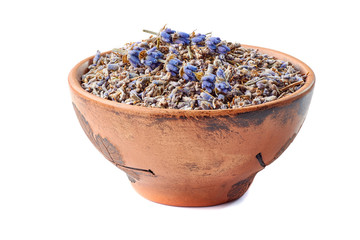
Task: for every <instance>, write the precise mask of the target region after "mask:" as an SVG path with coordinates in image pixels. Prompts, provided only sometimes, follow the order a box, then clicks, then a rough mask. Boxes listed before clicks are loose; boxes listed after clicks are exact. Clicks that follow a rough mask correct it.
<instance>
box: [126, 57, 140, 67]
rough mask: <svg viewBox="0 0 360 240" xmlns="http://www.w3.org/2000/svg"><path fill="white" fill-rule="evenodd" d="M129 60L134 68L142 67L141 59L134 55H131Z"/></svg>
mask: <svg viewBox="0 0 360 240" xmlns="http://www.w3.org/2000/svg"><path fill="white" fill-rule="evenodd" d="M128 60H129V62H130V63H131V65H132V66H133V67H139V66H140V65H141V64H140V60H139V58H138V57H136V56H134V55H130V58H129V59H128Z"/></svg>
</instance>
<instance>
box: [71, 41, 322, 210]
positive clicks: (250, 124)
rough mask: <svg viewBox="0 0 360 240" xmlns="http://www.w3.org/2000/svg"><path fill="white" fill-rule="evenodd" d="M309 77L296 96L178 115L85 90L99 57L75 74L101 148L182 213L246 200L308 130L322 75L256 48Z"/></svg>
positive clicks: (75, 98) (87, 122)
mask: <svg viewBox="0 0 360 240" xmlns="http://www.w3.org/2000/svg"><path fill="white" fill-rule="evenodd" d="M244 47H247V48H255V49H259V52H261V53H266V54H268V55H272V56H275V57H276V58H278V59H281V60H286V61H289V62H291V63H293V64H294V65H295V67H296V68H297V69H299V70H300V71H301V72H302V73H308V77H307V80H306V83H305V85H304V86H303V87H302V88H300V89H299V90H298V91H296V92H295V93H294V94H292V95H290V96H286V97H284V98H281V99H279V100H276V101H273V102H268V103H265V104H261V105H256V106H250V107H246V108H242V109H231V110H210V111H209V110H175V109H159V108H147V107H139V106H131V105H127V104H122V103H117V102H114V101H109V100H105V99H102V98H99V97H97V96H95V95H92V94H90V93H88V92H86V91H85V90H83V89H82V88H81V86H80V83H79V82H80V78H81V75H82V74H83V73H85V72H86V71H87V67H88V65H89V64H91V61H92V58H93V57H89V58H87V59H85V60H83V61H81V62H80V63H78V64H77V65H76V66H75V67H74V68H73V69H72V70H71V72H70V74H69V85H70V91H71V96H72V102H73V107H74V110H75V112H76V115H77V117H78V119H79V121H80V124H81V126H82V128H83V130H84V131H85V133H86V135H87V136H88V138H89V139H90V141H91V142H92V143H93V144H94V145H95V147H96V148H97V149H98V150H99V151H100V152H101V153H102V154H103V155H104V156H105V158H106V159H108V160H109V161H111V162H112V163H113V164H114V165H116V166H117V167H118V168H120V169H121V170H123V171H124V172H125V173H126V174H127V176H128V178H129V180H130V182H131V184H132V186H133V187H134V188H135V190H136V191H137V192H138V193H139V194H141V195H142V196H143V197H145V198H147V199H149V200H151V201H154V202H158V203H162V204H167V205H175V206H210V205H216V204H221V203H225V202H228V201H232V200H235V199H238V198H239V197H241V196H242V195H243V194H244V193H245V192H246V191H247V189H248V188H249V186H250V184H251V183H252V181H253V179H254V177H255V175H256V174H257V173H258V172H259V171H261V170H263V169H264V168H265V167H266V166H267V165H269V164H270V163H272V162H273V161H274V160H275V159H277V158H278V157H279V156H280V155H281V154H282V153H283V152H284V151H285V149H286V148H287V147H288V146H289V144H290V143H291V142H292V141H293V140H294V138H295V137H296V134H297V133H298V132H299V130H300V128H301V125H302V124H303V122H304V120H305V117H306V114H307V110H308V108H309V104H310V100H311V96H312V93H313V90H314V83H315V75H314V73H313V71H312V70H311V69H310V68H309V67H308V66H307V65H306V64H305V63H303V62H301V61H300V60H298V59H296V58H294V57H292V56H289V55H287V54H284V53H281V52H278V51H274V50H270V49H266V48H260V47H254V46H246V45H244Z"/></svg>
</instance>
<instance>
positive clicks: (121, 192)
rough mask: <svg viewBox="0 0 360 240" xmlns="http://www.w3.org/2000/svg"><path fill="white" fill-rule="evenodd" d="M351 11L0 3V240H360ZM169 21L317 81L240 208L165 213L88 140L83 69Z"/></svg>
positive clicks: (247, 4) (295, 6)
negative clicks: (302, 117) (268, 55)
mask: <svg viewBox="0 0 360 240" xmlns="http://www.w3.org/2000/svg"><path fill="white" fill-rule="evenodd" d="M355 4H356V1H345V0H343V1H314V0H313V1H305V0H303V1H289V0H287V1H275V0H274V1H203V2H200V1H194V0H193V1H185V0H182V1H170V0H169V1H140V0H138V1H120V0H118V1H91V0H87V1H75V0H74V1H58V2H55V1H37V0H33V1H1V7H0V26H1V31H0V35H1V37H0V74H1V75H0V76H1V77H0V91H1V93H0V98H1V99H0V100H1V101H0V104H1V111H0V116H1V118H0V121H1V123H0V134H1V135H0V141H1V144H0V159H1V160H0V239H4V240H8V239H87V240H89V239H130V238H131V239H144V238H146V239H226V238H229V239H230V238H231V239H265V238H266V239H329V238H332V239H359V238H360V233H359V230H357V228H359V225H360V219H359V216H360V207H359V206H360V204H359V202H360V197H359V182H360V177H359V167H360V163H359V162H360V157H359V148H360V146H359V142H360V141H359V136H360V130H359V120H360V119H359V93H360V90H359V82H360V77H359V68H360V67H359V64H360V60H359V59H360V55H359V54H360V47H359V42H360V38H359V35H358V33H359V23H360V17H359V7H357V6H356V5H355ZM164 24H168V26H169V27H171V28H173V29H176V30H179V31H185V32H191V31H192V30H194V29H197V30H198V32H201V33H207V32H210V31H212V32H213V35H214V36H219V37H221V38H222V39H225V40H229V41H238V42H240V43H244V44H250V45H255V46H262V47H267V48H272V49H276V50H279V51H282V52H285V53H288V54H290V55H293V56H295V57H297V58H299V59H301V60H303V61H304V62H305V63H307V64H308V65H309V66H310V67H311V68H312V69H313V70H314V72H315V74H316V78H317V82H316V87H315V92H314V96H313V101H312V103H311V106H310V109H309V112H308V117H307V119H306V121H305V123H304V125H303V127H302V129H301V131H300V133H299V134H298V136H297V138H296V139H295V141H294V142H293V143H292V145H291V146H290V147H289V148H288V150H287V151H285V153H284V154H283V155H282V156H281V157H280V158H279V159H278V160H277V161H275V162H274V163H273V164H271V165H270V166H268V167H266V169H265V170H264V171H262V172H260V173H259V174H258V175H257V177H256V178H255V181H254V182H253V184H252V186H251V187H250V189H249V191H248V192H247V193H246V194H245V195H244V196H243V197H242V198H241V199H240V200H238V201H235V202H232V203H228V204H223V205H220V206H215V207H207V208H181V207H169V206H164V205H160V204H156V203H153V202H150V201H148V200H146V199H144V198H142V197H141V196H139V195H138V194H137V193H136V192H135V191H134V190H133V189H132V187H131V185H130V183H129V182H128V180H127V177H126V175H125V174H124V173H122V172H121V171H120V170H118V169H117V168H116V167H114V166H113V165H112V164H111V163H110V162H108V161H106V160H105V159H104V158H103V156H102V155H101V154H100V153H99V152H98V151H97V150H96V149H95V148H94V147H93V146H92V145H91V143H90V141H89V140H88V139H87V137H86V135H85V134H84V133H83V131H82V129H81V127H80V125H79V123H78V121H77V119H76V117H75V114H74V112H73V108H72V105H71V100H70V94H69V90H68V85H67V75H68V73H69V71H70V69H71V68H72V67H73V66H74V65H75V64H76V63H77V62H79V61H80V60H82V59H84V58H86V57H88V56H90V55H93V54H94V53H95V52H96V50H97V49H99V50H101V51H106V50H110V49H112V48H114V47H120V46H122V45H123V44H124V43H126V42H129V41H136V40H141V39H144V38H147V37H148V35H147V34H146V33H143V32H142V29H149V30H154V31H157V30H158V29H160V28H161V27H162V26H163V25H164Z"/></svg>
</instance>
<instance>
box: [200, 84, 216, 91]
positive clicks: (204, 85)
mask: <svg viewBox="0 0 360 240" xmlns="http://www.w3.org/2000/svg"><path fill="white" fill-rule="evenodd" d="M201 87H202V88H203V89H205V90H206V91H207V92H209V93H211V92H212V91H213V89H214V87H215V85H214V83H212V82H208V81H203V82H202V83H201Z"/></svg>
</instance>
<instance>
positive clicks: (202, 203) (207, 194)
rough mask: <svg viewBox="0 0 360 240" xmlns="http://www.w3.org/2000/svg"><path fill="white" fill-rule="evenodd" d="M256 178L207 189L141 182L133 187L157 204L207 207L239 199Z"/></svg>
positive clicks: (251, 177)
mask: <svg viewBox="0 0 360 240" xmlns="http://www.w3.org/2000/svg"><path fill="white" fill-rule="evenodd" d="M254 177H255V174H254V175H252V176H250V177H248V178H246V179H242V180H240V181H238V182H236V183H234V184H226V183H222V184H218V185H217V186H214V185H212V186H207V187H190V186H174V187H172V188H171V189H170V188H166V187H163V188H161V187H160V188H159V187H158V188H154V186H149V185H145V184H141V183H140V182H136V183H132V186H133V188H134V189H135V190H136V191H137V192H138V193H139V194H140V195H141V196H143V197H144V198H146V199H148V200H150V201H153V202H156V203H160V204H164V205H170V206H178V207H207V206H214V205H219V204H223V203H227V202H231V201H234V200H236V199H239V198H240V197H241V196H243V195H244V193H245V192H246V191H247V190H248V189H249V187H250V185H251V183H252V181H253V180H254Z"/></svg>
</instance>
